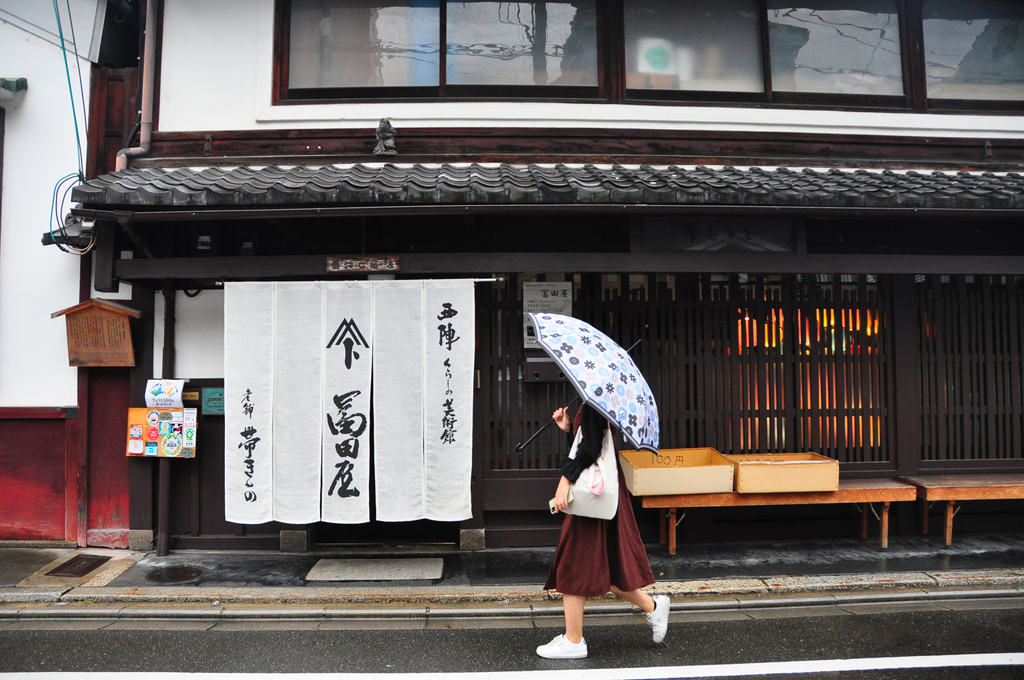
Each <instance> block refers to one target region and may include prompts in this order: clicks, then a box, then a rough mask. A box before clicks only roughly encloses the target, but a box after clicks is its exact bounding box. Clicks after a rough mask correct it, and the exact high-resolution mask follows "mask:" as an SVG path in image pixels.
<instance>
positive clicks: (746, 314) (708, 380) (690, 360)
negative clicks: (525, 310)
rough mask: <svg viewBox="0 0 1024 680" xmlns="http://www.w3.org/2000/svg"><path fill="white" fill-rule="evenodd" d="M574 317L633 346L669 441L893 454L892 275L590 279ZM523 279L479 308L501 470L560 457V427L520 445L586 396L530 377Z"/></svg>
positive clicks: (493, 442) (884, 457) (859, 456)
mask: <svg viewBox="0 0 1024 680" xmlns="http://www.w3.org/2000/svg"><path fill="white" fill-rule="evenodd" d="M574 287H575V296H576V297H575V300H574V305H573V314H574V315H575V316H577V317H579V318H581V319H584V320H586V321H588V322H590V323H592V324H593V325H595V326H597V327H598V328H600V329H601V330H603V331H604V332H606V333H608V335H610V336H611V337H612V338H613V339H615V340H616V341H617V342H619V343H620V344H621V345H622V346H623V347H629V346H631V345H632V344H633V343H634V342H635V341H636V340H638V339H642V341H643V342H642V343H641V344H640V345H639V346H638V347H637V349H635V350H634V351H633V357H634V359H635V360H636V361H637V363H638V364H639V366H640V368H641V369H642V370H643V372H644V374H645V375H646V376H647V379H648V381H649V382H650V384H651V388H652V390H653V391H654V395H655V398H656V399H657V400H658V406H659V410H660V414H661V424H662V430H661V433H662V434H661V437H662V443H661V445H662V448H682V447H695V446H713V447H715V448H717V449H718V450H720V451H722V452H724V453H729V452H732V453H748V452H787V451H788V452H796V451H815V452H818V453H822V454H824V455H827V456H830V457H833V458H836V459H837V460H839V461H840V462H843V463H858V462H869V463H882V464H889V463H892V461H893V457H892V452H893V446H894V444H893V441H894V432H893V427H892V420H891V418H892V416H891V413H892V409H891V406H892V404H893V403H894V385H893V366H892V365H891V363H890V362H889V361H888V357H889V356H890V355H891V347H892V339H891V338H890V337H889V336H890V333H889V326H890V324H889V321H888V316H889V313H888V303H887V301H888V300H889V297H890V295H889V290H890V286H889V284H888V280H887V279H885V277H873V276H867V275H859V276H849V275H842V276H840V275H820V274H819V275H802V276H798V275H775V276H761V275H744V274H722V275H714V274H701V275H696V274H694V275H682V274H680V275H654V274H651V275H642V276H638V275H635V274H633V275H627V274H622V275H596V274H594V275H586V274H584V275H581V276H579V277H578V278H577V281H576V285H575V286H574ZM520 288H521V280H520V277H518V276H517V275H515V274H511V275H507V276H506V277H505V280H504V282H503V283H498V284H495V285H494V286H493V287H492V289H491V296H490V299H489V300H488V299H487V296H482V299H481V303H482V304H481V309H480V326H479V328H480V330H479V333H480V350H481V365H480V369H481V393H480V398H481V399H483V400H485V402H484V403H485V406H484V409H483V411H484V412H485V414H486V415H485V422H480V423H478V427H481V426H482V427H484V428H485V435H484V436H483V437H481V438H480V439H478V442H479V443H480V444H481V445H483V446H485V447H486V450H487V451H488V455H489V458H490V469H491V470H492V471H516V470H545V469H552V468H555V467H557V463H558V460H559V458H560V456H561V455H563V453H564V450H565V437H564V435H563V434H562V433H561V432H559V431H558V430H557V429H555V428H554V427H551V428H549V431H547V432H545V433H544V434H543V435H541V436H540V437H538V438H537V439H536V440H534V442H533V443H532V444H531V445H530V446H529V447H527V448H526V449H524V450H523V451H522V452H516V451H515V450H514V448H515V446H516V444H517V443H519V442H522V441H525V440H526V438H527V437H529V436H530V435H531V434H532V433H533V432H534V431H535V430H536V428H538V427H540V426H542V425H544V423H545V422H547V421H548V419H549V418H550V415H551V413H552V411H553V410H554V409H555V408H557V407H558V406H559V405H562V404H565V403H566V402H567V401H569V400H570V399H572V398H573V397H574V396H575V392H574V391H573V389H572V388H571V386H569V385H568V384H566V383H530V382H525V381H524V380H523V377H522V376H523V365H524V363H525V361H524V350H523V348H522V301H521V300H520V295H519V290H520Z"/></svg>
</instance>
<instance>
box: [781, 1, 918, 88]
mask: <svg viewBox="0 0 1024 680" xmlns="http://www.w3.org/2000/svg"><path fill="white" fill-rule="evenodd" d="M768 42H769V44H770V46H771V78H772V86H773V88H774V89H775V90H776V91H778V92H820V93H832V94H874V95H895V96H900V95H902V94H903V63H902V60H901V58H900V29H899V17H898V15H897V13H896V2H895V0H810V1H808V0H769V2H768Z"/></svg>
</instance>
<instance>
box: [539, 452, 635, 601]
mask: <svg viewBox="0 0 1024 680" xmlns="http://www.w3.org/2000/svg"><path fill="white" fill-rule="evenodd" d="M652 583H654V572H652V571H651V564H650V562H648V561H647V550H645V549H644V544H643V541H641V540H640V530H639V529H637V526H636V518H635V517H634V516H633V505H632V502H631V500H630V496H629V492H628V491H626V483H625V480H624V479H623V478H622V471H621V470H620V471H619V509H618V511H617V512H616V513H615V517H612V518H611V519H594V518H593V517H579V516H577V515H566V516H565V520H564V521H563V522H562V535H561V536H560V537H559V538H558V547H557V548H555V557H554V559H553V560H552V561H551V570H550V571H549V572H548V580H547V583H545V584H544V589H545V590H557V591H558V592H560V593H562V594H563V595H578V596H580V597H602V596H604V595H607V594H608V592H609V591H610V590H611V586H615V587H616V588H618V589H619V590H621V591H624V592H629V591H631V590H636V589H637V588H643V587H644V586H649V585H651V584H652Z"/></svg>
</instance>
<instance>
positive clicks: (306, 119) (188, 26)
mask: <svg viewBox="0 0 1024 680" xmlns="http://www.w3.org/2000/svg"><path fill="white" fill-rule="evenodd" d="M273 49H274V0H219V1H218V2H216V3H210V2H206V1H205V0H166V2H165V4H164V38H163V60H162V66H161V69H162V70H161V81H162V82H161V87H162V91H161V102H160V129H161V130H162V131H165V132H199V131H209V130H261V129H284V128H328V129H339V128H375V127H377V123H378V122H379V121H380V119H381V118H385V117H388V118H391V121H392V123H393V124H394V126H395V127H396V128H398V129H399V131H401V129H402V128H403V127H550V128H610V129H638V130H678V131H710V130H721V131H735V132H791V133H808V134H852V135H887V136H902V135H909V136H917V137H977V138H979V139H1008V138H1019V137H1021V136H1022V135H1024V117H1022V116H992V115H982V116H973V115H939V114H914V113H876V112H855V111H844V112H827V113H823V112H822V111H820V110H818V111H812V110H807V111H801V110H796V109H785V110H781V109H754V108H742V107H711V106H643V105H618V106H616V105H608V104H566V103H544V102H479V103H470V102H412V103H395V102H381V103H376V102H372V103H362V104H314V105H301V106H292V105H288V106H272V105H271V102H272V76H273Z"/></svg>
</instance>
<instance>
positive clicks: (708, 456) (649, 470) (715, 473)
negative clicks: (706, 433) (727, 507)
mask: <svg viewBox="0 0 1024 680" xmlns="http://www.w3.org/2000/svg"><path fill="white" fill-rule="evenodd" d="M619 465H620V466H621V467H622V474H623V476H624V477H625V479H626V488H627V489H629V492H630V493H631V494H633V495H634V496H673V495H676V494H690V493H729V492H730V491H732V477H733V465H732V463H730V462H729V461H728V460H726V458H725V456H723V455H722V454H720V453H719V452H718V451H716V450H715V449H711V448H703V449H662V450H661V451H659V452H658V453H651V452H650V451H619Z"/></svg>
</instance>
